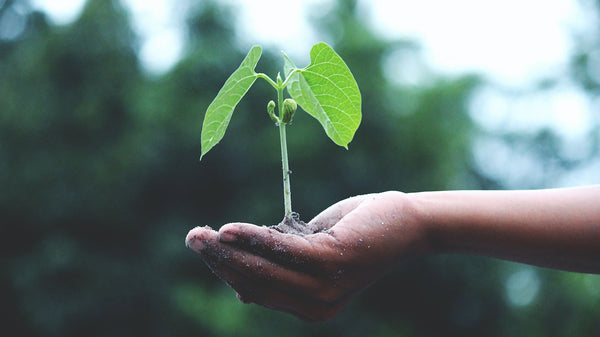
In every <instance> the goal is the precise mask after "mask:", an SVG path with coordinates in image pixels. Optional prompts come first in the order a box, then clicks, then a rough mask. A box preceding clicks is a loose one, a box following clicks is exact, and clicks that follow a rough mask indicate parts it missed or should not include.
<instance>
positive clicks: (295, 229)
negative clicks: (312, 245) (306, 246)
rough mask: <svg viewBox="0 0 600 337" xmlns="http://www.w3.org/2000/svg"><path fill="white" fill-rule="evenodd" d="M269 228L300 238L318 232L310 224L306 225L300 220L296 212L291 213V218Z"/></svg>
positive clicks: (286, 218)
mask: <svg viewBox="0 0 600 337" xmlns="http://www.w3.org/2000/svg"><path fill="white" fill-rule="evenodd" d="M270 228H272V229H274V230H276V231H278V232H281V233H285V234H296V235H300V236H304V235H309V234H314V233H317V232H319V231H320V229H319V228H318V227H317V226H316V225H314V224H310V223H308V224H307V223H306V222H304V221H302V220H300V215H299V214H298V213H296V212H293V213H292V216H291V218H288V217H285V218H283V220H282V221H281V222H280V223H279V224H277V225H274V226H271V227H270Z"/></svg>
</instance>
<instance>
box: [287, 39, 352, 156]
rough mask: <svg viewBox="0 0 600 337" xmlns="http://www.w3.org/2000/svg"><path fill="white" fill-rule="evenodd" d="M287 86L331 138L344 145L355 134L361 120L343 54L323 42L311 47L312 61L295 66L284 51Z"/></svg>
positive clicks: (350, 74)
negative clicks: (341, 55) (305, 64)
mask: <svg viewBox="0 0 600 337" xmlns="http://www.w3.org/2000/svg"><path fill="white" fill-rule="evenodd" d="M284 58H285V63H284V69H283V70H284V73H285V76H286V78H288V77H289V76H290V74H292V73H293V74H292V75H291V77H289V81H288V84H287V90H288V92H289V94H290V96H292V98H293V99H295V100H296V102H297V103H298V104H299V105H300V106H301V107H302V109H304V110H305V111H306V112H308V113H309V114H310V115H311V116H313V117H314V118H316V119H317V120H318V121H319V122H320V123H321V125H322V126H323V129H325V133H326V134H327V136H329V138H331V140H332V141H333V142H334V143H336V144H338V145H340V146H343V147H344V148H346V149H347V148H348V143H350V141H351V140H352V138H353V137H354V133H355V132H356V130H357V129H358V126H359V125H360V120H361V97H360V91H359V89H358V85H357V84H356V80H355V79H354V76H352V73H351V72H350V69H348V66H347V65H346V63H344V61H343V60H342V58H341V57H340V56H339V55H338V54H337V53H336V52H335V51H334V50H333V49H332V48H331V47H330V46H328V45H327V44H326V43H323V42H321V43H317V44H316V45H314V46H313V47H312V49H311V51H310V60H311V63H310V65H309V66H308V67H306V68H304V69H300V70H299V71H296V72H294V70H298V68H296V66H295V65H294V63H293V62H292V61H291V60H290V59H289V58H288V57H287V56H286V55H285V54H284Z"/></svg>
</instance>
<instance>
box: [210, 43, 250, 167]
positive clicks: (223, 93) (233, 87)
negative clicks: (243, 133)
mask: <svg viewBox="0 0 600 337" xmlns="http://www.w3.org/2000/svg"><path fill="white" fill-rule="evenodd" d="M261 54H262V48H261V47H260V46H254V47H252V49H250V51H249V52H248V55H246V58H244V61H242V64H241V65H240V67H239V68H237V69H236V70H235V71H234V72H233V74H231V76H229V78H228V79H227V81H225V84H224V85H223V87H222V88H221V90H219V93H218V94H217V97H215V99H214V100H213V101H212V102H211V103H210V105H209V106H208V109H206V115H205V116H204V122H203V124H202V135H201V143H202V155H201V156H200V160H202V157H203V156H204V155H205V154H206V153H207V152H208V151H209V150H210V149H212V148H213V146H215V145H216V144H217V143H218V142H219V141H221V139H222V138H223V136H224V135H225V130H226V129H227V126H228V125H229V121H230V120H231V115H232V114H233V110H234V109H235V107H236V106H237V104H238V103H239V102H240V100H241V99H242V97H244V95H245V94H246V92H248V90H249V89H250V87H251V86H252V84H254V81H255V80H256V79H257V74H256V72H255V71H254V68H255V67H256V64H257V63H258V60H259V59H260V56H261Z"/></svg>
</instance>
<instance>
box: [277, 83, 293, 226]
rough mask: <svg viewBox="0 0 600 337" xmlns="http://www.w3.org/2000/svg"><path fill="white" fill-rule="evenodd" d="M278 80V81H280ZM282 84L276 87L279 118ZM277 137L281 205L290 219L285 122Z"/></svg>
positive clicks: (280, 124)
mask: <svg viewBox="0 0 600 337" xmlns="http://www.w3.org/2000/svg"><path fill="white" fill-rule="evenodd" d="M280 81H281V80H279V81H278V82H280ZM283 88H284V87H283V86H281V87H278V88H277V109H278V111H279V113H278V115H279V117H280V118H281V116H282V111H283ZM279 138H280V143H281V170H282V172H283V205H284V207H285V218H284V220H288V221H291V220H292V190H291V187H290V173H291V171H290V166H289V164H288V153H287V137H286V132H285V123H283V122H280V123H279Z"/></svg>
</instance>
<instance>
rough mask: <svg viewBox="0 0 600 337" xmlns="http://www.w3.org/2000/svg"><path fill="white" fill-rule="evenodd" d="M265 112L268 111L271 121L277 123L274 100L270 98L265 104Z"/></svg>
mask: <svg viewBox="0 0 600 337" xmlns="http://www.w3.org/2000/svg"><path fill="white" fill-rule="evenodd" d="M267 112H268V113H269V116H270V117H271V119H272V120H273V122H275V123H279V119H278V118H277V117H276V116H275V102H273V101H272V100H271V101H269V103H268V104H267Z"/></svg>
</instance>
